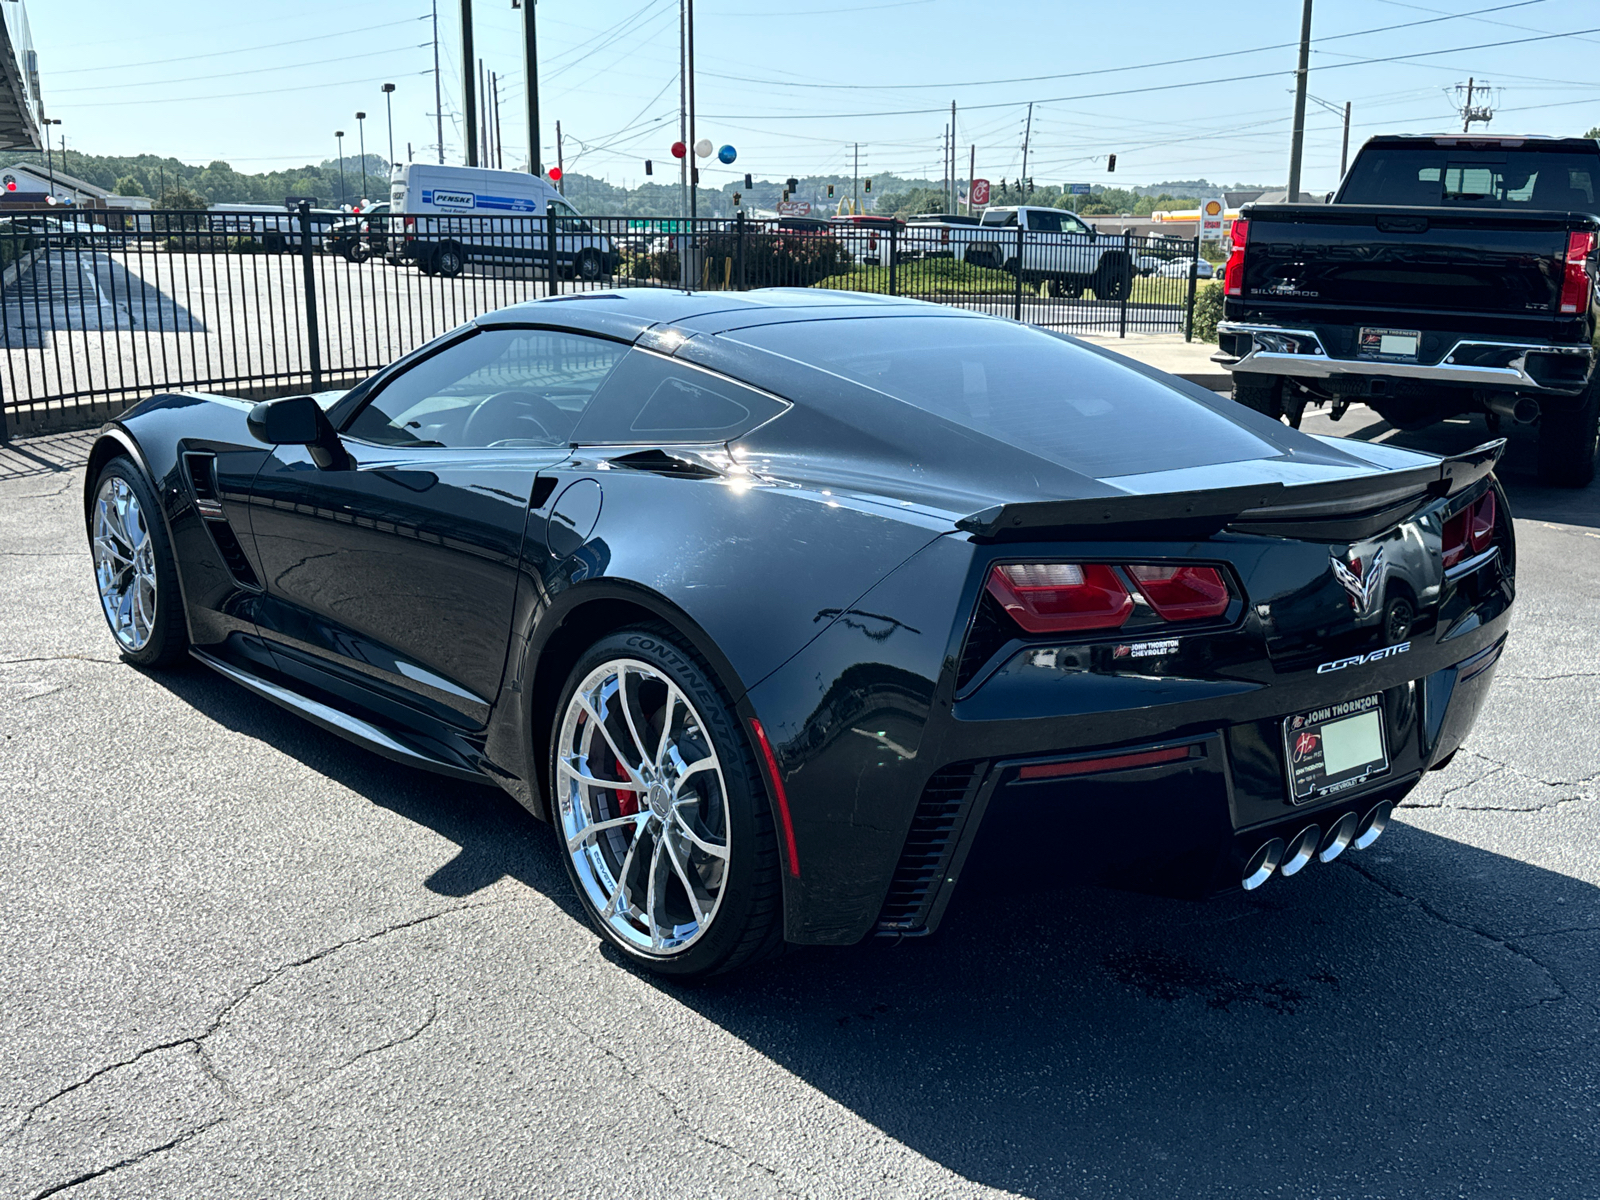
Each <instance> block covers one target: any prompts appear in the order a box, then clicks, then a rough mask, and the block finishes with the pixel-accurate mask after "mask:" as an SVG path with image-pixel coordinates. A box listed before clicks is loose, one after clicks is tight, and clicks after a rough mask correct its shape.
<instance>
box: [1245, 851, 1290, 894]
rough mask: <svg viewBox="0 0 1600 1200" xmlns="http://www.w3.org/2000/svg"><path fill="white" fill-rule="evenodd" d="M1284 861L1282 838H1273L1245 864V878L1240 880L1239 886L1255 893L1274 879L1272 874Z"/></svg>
mask: <svg viewBox="0 0 1600 1200" xmlns="http://www.w3.org/2000/svg"><path fill="white" fill-rule="evenodd" d="M1282 861H1283V839H1282V838H1273V839H1272V840H1271V841H1270V842H1264V843H1262V845H1261V847H1260V848H1259V849H1258V850H1257V851H1256V852H1255V853H1254V854H1252V855H1251V856H1250V861H1249V862H1247V863H1245V864H1244V877H1243V878H1242V879H1240V880H1239V886H1240V887H1242V888H1244V890H1245V891H1247V892H1253V891H1255V890H1256V889H1257V888H1258V887H1260V886H1261V885H1262V884H1263V883H1265V882H1266V881H1267V880H1269V879H1271V878H1272V873H1273V872H1274V871H1276V870H1277V869H1278V864H1279V863H1280V862H1282Z"/></svg>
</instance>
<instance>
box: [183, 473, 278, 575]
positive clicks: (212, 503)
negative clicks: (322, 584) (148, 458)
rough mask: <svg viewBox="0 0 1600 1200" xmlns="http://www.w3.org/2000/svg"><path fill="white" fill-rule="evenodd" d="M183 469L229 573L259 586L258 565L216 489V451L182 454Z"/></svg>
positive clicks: (197, 509) (208, 531) (197, 510)
mask: <svg viewBox="0 0 1600 1200" xmlns="http://www.w3.org/2000/svg"><path fill="white" fill-rule="evenodd" d="M183 465H184V471H185V473H186V474H187V475H188V476H189V487H190V488H191V489H192V490H193V492H194V508H195V511H196V512H197V513H199V514H200V516H201V517H202V518H203V519H204V524H205V527H206V532H207V533H209V534H210V535H211V541H212V542H213V543H214V544H215V545H216V547H217V553H218V554H220V555H222V561H223V562H224V563H226V564H227V567H228V571H229V573H230V574H231V575H232V576H233V577H234V579H236V580H238V581H239V582H240V583H242V584H243V585H244V586H245V587H248V588H256V589H259V588H260V587H261V582H260V581H259V580H258V579H257V578H256V572H255V568H254V567H252V566H251V565H250V559H249V558H248V557H247V556H246V554H245V552H244V547H243V546H241V545H240V544H239V538H238V535H237V534H235V533H234V532H233V526H231V525H229V524H228V518H227V514H225V513H224V512H223V510H222V497H221V495H220V494H219V493H218V491H217V461H216V455H214V454H202V453H197V452H195V451H189V452H187V453H185V454H184V456H183Z"/></svg>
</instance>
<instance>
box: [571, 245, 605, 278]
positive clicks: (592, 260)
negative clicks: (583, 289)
mask: <svg viewBox="0 0 1600 1200" xmlns="http://www.w3.org/2000/svg"><path fill="white" fill-rule="evenodd" d="M605 273H606V264H605V263H604V262H603V261H602V260H601V258H600V252H599V251H598V250H584V251H582V252H581V253H580V254H579V255H578V261H577V262H575V263H573V264H572V276H573V278H574V279H578V280H581V281H582V282H584V283H593V282H595V281H596V280H597V279H599V278H600V277H601V276H602V275H604V274H605Z"/></svg>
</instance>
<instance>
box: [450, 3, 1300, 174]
mask: <svg viewBox="0 0 1600 1200" xmlns="http://www.w3.org/2000/svg"><path fill="white" fill-rule="evenodd" d="M1310 2H1311V0H1306V3H1307V4H1309V3H1310ZM477 57H478V56H477V54H476V53H474V52H473V49H472V0H461V106H462V109H463V110H464V111H463V112H462V114H461V123H462V126H463V128H464V130H465V132H466V136H465V137H464V138H462V139H461V140H462V141H464V142H465V143H466V151H467V166H469V167H475V166H477V165H478V89H477V84H478V81H477V80H476V79H474V78H473V77H472V64H473V62H475V61H476V60H477Z"/></svg>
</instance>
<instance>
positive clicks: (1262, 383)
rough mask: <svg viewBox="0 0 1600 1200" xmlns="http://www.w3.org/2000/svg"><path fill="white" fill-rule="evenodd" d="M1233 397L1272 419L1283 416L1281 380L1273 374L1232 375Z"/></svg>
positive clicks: (1275, 419)
mask: <svg viewBox="0 0 1600 1200" xmlns="http://www.w3.org/2000/svg"><path fill="white" fill-rule="evenodd" d="M1233 399H1234V402H1235V403H1238V404H1242V405H1244V406H1245V407H1246V408H1253V409H1255V410H1256V412H1258V413H1260V414H1261V415H1262V416H1264V417H1271V418H1272V419H1273V420H1274V421H1277V420H1281V419H1282V418H1283V380H1281V379H1279V378H1277V377H1276V376H1273V375H1255V376H1243V375H1235V376H1234V377H1233Z"/></svg>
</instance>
